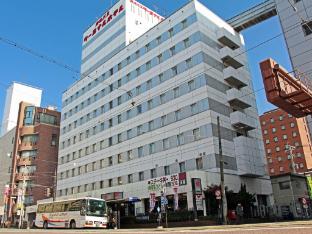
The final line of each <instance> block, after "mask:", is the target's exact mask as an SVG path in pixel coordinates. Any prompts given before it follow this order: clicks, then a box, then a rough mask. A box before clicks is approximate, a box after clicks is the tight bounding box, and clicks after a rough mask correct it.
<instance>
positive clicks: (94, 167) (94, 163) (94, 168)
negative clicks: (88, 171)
mask: <svg viewBox="0 0 312 234" xmlns="http://www.w3.org/2000/svg"><path fill="white" fill-rule="evenodd" d="M95 170H96V162H93V163H92V171H95Z"/></svg>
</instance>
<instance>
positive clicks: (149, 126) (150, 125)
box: [148, 120, 154, 131]
mask: <svg viewBox="0 0 312 234" xmlns="http://www.w3.org/2000/svg"><path fill="white" fill-rule="evenodd" d="M153 129H154V121H153V120H152V121H149V122H148V131H153Z"/></svg>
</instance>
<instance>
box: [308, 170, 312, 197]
mask: <svg viewBox="0 0 312 234" xmlns="http://www.w3.org/2000/svg"><path fill="white" fill-rule="evenodd" d="M307 184H308V191H309V197H310V199H312V177H311V175H308V176H307Z"/></svg>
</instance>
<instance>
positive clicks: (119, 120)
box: [117, 115, 121, 124]
mask: <svg viewBox="0 0 312 234" xmlns="http://www.w3.org/2000/svg"><path fill="white" fill-rule="evenodd" d="M117 122H118V124H120V123H121V115H118V116H117Z"/></svg>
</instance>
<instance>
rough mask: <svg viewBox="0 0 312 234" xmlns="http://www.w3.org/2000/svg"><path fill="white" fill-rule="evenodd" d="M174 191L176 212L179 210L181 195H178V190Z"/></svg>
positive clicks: (174, 189)
mask: <svg viewBox="0 0 312 234" xmlns="http://www.w3.org/2000/svg"><path fill="white" fill-rule="evenodd" d="M173 191H174V210H178V209H179V194H178V188H173Z"/></svg>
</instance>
